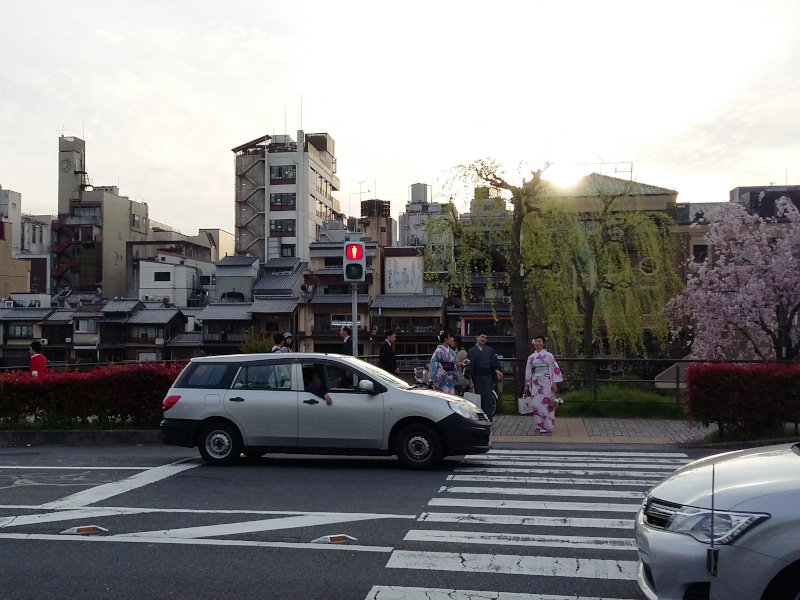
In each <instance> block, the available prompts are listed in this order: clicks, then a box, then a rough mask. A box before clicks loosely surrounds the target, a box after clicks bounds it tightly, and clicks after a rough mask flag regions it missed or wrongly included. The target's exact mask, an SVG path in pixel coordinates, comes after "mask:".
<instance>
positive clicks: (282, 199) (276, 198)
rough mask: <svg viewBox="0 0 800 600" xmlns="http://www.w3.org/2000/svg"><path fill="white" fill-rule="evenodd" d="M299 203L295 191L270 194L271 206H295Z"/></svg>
mask: <svg viewBox="0 0 800 600" xmlns="http://www.w3.org/2000/svg"><path fill="white" fill-rule="evenodd" d="M296 204H297V194H295V193H294V192H292V193H287V194H270V195H269V206H270V208H274V207H277V206H291V207H292V208H294V206H295V205H296Z"/></svg>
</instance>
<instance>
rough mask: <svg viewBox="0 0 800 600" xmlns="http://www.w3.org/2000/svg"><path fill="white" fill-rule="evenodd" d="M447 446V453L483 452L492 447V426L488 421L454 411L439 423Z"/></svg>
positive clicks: (448, 454)
mask: <svg viewBox="0 0 800 600" xmlns="http://www.w3.org/2000/svg"><path fill="white" fill-rule="evenodd" d="M437 424H438V425H439V428H440V429H441V431H442V434H443V435H444V442H445V445H446V446H447V450H446V451H445V454H446V455H447V456H454V455H457V454H482V453H484V452H488V451H489V450H491V448H492V442H491V441H490V440H489V438H490V436H491V433H492V426H491V424H490V423H489V422H487V421H473V420H471V419H466V418H464V417H462V416H461V415H457V414H455V413H453V414H452V415H450V416H448V417H445V418H444V419H442V420H441V421H439V422H438V423H437Z"/></svg>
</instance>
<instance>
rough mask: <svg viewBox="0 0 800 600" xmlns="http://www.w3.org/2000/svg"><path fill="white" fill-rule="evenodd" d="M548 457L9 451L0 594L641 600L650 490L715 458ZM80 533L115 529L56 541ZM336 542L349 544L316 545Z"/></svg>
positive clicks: (568, 452)
mask: <svg viewBox="0 0 800 600" xmlns="http://www.w3.org/2000/svg"><path fill="white" fill-rule="evenodd" d="M539 448H541V446H538V447H534V446H532V445H514V444H505V445H496V446H495V450H493V452H492V453H491V454H489V455H483V456H475V457H467V458H466V459H461V458H458V459H452V460H448V461H446V462H445V463H444V464H443V465H442V467H441V468H440V469H438V470H436V471H431V472H412V471H406V470H403V469H402V468H401V467H400V466H399V464H398V463H397V461H396V460H394V459H391V458H336V457H333V458H332V457H291V456H277V455H268V456H267V457H264V458H261V459H256V460H243V461H242V463H241V464H240V465H237V466H233V467H227V468H215V467H208V466H205V465H203V464H202V463H201V461H200V459H199V458H198V456H197V453H196V451H194V450H187V449H180V448H171V447H161V446H141V447H118V448H107V447H103V448H52V447H40V448H4V449H0V565H2V577H0V598H2V599H3V600H14V599H17V598H19V599H23V598H24V599H26V600H27V599H30V598H38V599H42V600H45V599H51V598H52V599H71V598H76V599H77V598H80V599H82V600H89V599H106V598H117V599H130V600H134V599H135V600H145V599H147V600H150V599H161V598H168V599H183V598H193V599H232V598H236V599H239V598H241V599H250V598H252V599H264V598H282V599H295V598H296V599H315V598H335V599H351V598H352V599H354V600H393V599H400V598H403V599H405V600H416V599H417V598H420V599H421V598H426V599H429V600H439V599H442V600H444V599H449V600H452V599H453V598H458V599H460V600H468V599H471V598H478V597H480V598H497V599H500V600H504V596H503V595H498V594H500V593H501V592H502V593H505V594H510V593H516V594H517V595H514V596H505V598H507V599H508V600H511V599H512V598H513V600H534V599H538V598H540V595H542V594H547V595H548V596H547V598H548V599H550V598H551V597H554V598H562V597H563V598H564V599H565V600H566V599H572V598H576V597H594V598H597V597H603V598H609V599H625V600H629V599H640V598H643V597H644V596H643V595H642V594H641V593H640V592H639V590H638V587H637V585H636V583H635V581H634V580H632V579H631V572H632V570H633V568H634V567H635V561H636V551H635V546H634V545H633V537H632V529H631V521H632V519H633V516H634V514H635V511H636V510H637V508H638V506H639V505H640V503H641V498H642V497H643V492H644V491H645V490H646V489H647V487H649V486H650V485H652V484H654V483H655V482H657V481H658V480H659V479H661V478H663V477H664V476H665V475H666V474H668V473H669V472H670V471H671V470H672V469H674V468H676V467H677V466H679V465H680V464H682V463H684V462H686V461H688V460H690V459H691V458H698V457H700V456H704V455H707V454H709V452H703V451H689V452H687V453H684V452H682V451H681V450H679V449H677V448H675V447H669V446H664V445H659V446H649V447H648V446H644V447H643V446H642V445H636V446H632V447H625V446H620V445H614V446H608V447H603V446H596V445H592V446H588V445H587V446H576V445H570V446H558V445H548V447H547V449H544V450H542V449H539ZM83 526H99V527H102V528H104V529H106V530H107V531H98V532H96V533H90V534H80V533H64V532H65V531H68V530H69V529H70V528H73V527H83ZM334 535H346V536H349V537H350V538H352V539H349V538H348V541H345V542H343V543H320V542H319V541H315V540H319V539H320V538H323V539H326V536H334ZM453 590H460V591H461V595H456V596H454V595H453V594H452V592H453ZM487 592H489V594H487ZM492 594H493V595H492Z"/></svg>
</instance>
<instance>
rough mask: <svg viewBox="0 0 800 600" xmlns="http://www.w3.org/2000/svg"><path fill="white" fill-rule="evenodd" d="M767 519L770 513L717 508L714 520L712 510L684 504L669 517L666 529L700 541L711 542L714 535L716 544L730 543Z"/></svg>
mask: <svg viewBox="0 0 800 600" xmlns="http://www.w3.org/2000/svg"><path fill="white" fill-rule="evenodd" d="M767 519H769V515H766V514H760V513H737V512H727V511H722V510H715V511H714V517H713V520H712V517H711V510H709V509H707V508H694V507H692V506H684V507H682V508H680V509H679V510H678V511H677V512H675V514H673V515H672V516H671V517H670V518H669V520H668V521H667V524H666V527H665V529H666V530H667V531H672V532H673V533H684V534H686V535H690V536H692V537H693V538H694V539H696V540H697V541H699V542H705V543H711V537H712V535H713V538H714V543H715V544H730V543H731V542H732V541H733V540H735V539H736V538H738V537H739V536H741V535H742V534H743V533H744V532H745V531H747V530H748V529H751V528H752V527H755V526H756V525H758V524H759V523H761V522H762V521H766V520H767ZM712 521H713V525H712ZM712 526H713V532H712Z"/></svg>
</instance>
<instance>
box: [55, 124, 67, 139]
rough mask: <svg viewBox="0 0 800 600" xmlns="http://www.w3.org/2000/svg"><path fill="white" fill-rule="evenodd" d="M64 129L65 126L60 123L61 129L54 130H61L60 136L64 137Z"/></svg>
mask: <svg viewBox="0 0 800 600" xmlns="http://www.w3.org/2000/svg"><path fill="white" fill-rule="evenodd" d="M65 129H66V127H65V126H64V125H62V126H61V129H56V131H60V132H61V137H64V130H65Z"/></svg>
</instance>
